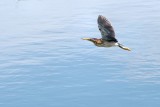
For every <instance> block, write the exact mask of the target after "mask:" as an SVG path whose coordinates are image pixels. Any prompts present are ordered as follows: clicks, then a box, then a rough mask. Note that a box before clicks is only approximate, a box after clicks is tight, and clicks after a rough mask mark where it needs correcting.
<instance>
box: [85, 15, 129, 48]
mask: <svg viewBox="0 0 160 107" xmlns="http://www.w3.org/2000/svg"><path fill="white" fill-rule="evenodd" d="M97 23H98V28H99V31H100V32H101V36H102V38H82V39H83V40H88V41H90V42H92V43H94V45H96V46H98V47H114V46H118V47H120V48H121V49H123V50H127V51H131V49H130V48H128V47H125V46H124V45H122V44H120V43H119V42H118V40H117V39H116V38H115V31H114V29H113V27H112V25H111V23H110V22H109V20H108V19H106V17H104V16H102V15H99V16H98V19H97Z"/></svg>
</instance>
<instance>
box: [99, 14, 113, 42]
mask: <svg viewBox="0 0 160 107" xmlns="http://www.w3.org/2000/svg"><path fill="white" fill-rule="evenodd" d="M97 22H98V28H99V30H100V32H101V35H102V39H104V40H109V41H112V40H113V41H116V39H115V32H114V29H113V27H112V25H111V23H110V22H109V21H108V20H107V19H106V18H105V17H104V16H102V15H99V16H98V19H97Z"/></svg>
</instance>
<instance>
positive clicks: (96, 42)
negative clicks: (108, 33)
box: [82, 38, 102, 45]
mask: <svg viewBox="0 0 160 107" xmlns="http://www.w3.org/2000/svg"><path fill="white" fill-rule="evenodd" d="M82 39H83V40H88V41H90V42H92V43H94V44H95V45H97V44H101V43H102V41H101V39H97V38H82Z"/></svg>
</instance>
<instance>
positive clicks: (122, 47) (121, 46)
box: [118, 43, 131, 51]
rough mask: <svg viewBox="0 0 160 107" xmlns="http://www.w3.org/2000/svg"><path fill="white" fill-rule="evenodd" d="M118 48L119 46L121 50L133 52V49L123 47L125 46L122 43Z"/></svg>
mask: <svg viewBox="0 0 160 107" xmlns="http://www.w3.org/2000/svg"><path fill="white" fill-rule="evenodd" d="M118 46H119V47H120V48H121V49H124V50H127V51H131V49H129V48H128V47H125V46H123V45H122V44H120V43H118Z"/></svg>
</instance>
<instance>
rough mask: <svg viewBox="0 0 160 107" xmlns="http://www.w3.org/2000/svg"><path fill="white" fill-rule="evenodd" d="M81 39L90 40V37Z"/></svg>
mask: <svg viewBox="0 0 160 107" xmlns="http://www.w3.org/2000/svg"><path fill="white" fill-rule="evenodd" d="M82 39H83V40H91V39H90V38H82Z"/></svg>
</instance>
